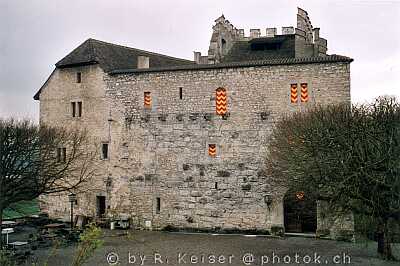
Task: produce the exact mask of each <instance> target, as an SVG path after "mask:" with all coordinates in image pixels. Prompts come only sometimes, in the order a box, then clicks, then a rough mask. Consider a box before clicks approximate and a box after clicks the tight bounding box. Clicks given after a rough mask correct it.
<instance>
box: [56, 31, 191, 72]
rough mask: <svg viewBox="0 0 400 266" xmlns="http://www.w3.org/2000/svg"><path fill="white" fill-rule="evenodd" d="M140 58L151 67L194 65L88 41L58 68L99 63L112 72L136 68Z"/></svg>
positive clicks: (60, 63) (69, 55) (157, 55)
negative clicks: (142, 57) (147, 60)
mask: <svg viewBox="0 0 400 266" xmlns="http://www.w3.org/2000/svg"><path fill="white" fill-rule="evenodd" d="M138 56H147V57H149V59H150V67H168V66H177V65H191V64H194V62H193V61H190V60H185V59H180V58H175V57H171V56H166V55H161V54H157V53H152V52H148V51H143V50H139V49H135V48H130V47H126V46H121V45H116V44H112V43H107V42H103V41H98V40H94V39H88V40H86V41H85V42H84V43H82V44H81V45H80V46H78V47H77V48H76V49H74V50H73V51H72V52H71V53H69V54H68V55H67V56H65V57H64V58H63V59H61V60H60V61H58V62H57V63H56V67H57V68H64V67H72V66H78V65H89V64H96V63H98V64H100V67H101V68H102V69H103V70H104V71H106V72H110V71H112V70H116V69H126V68H129V69H132V68H136V67H137V58H138Z"/></svg>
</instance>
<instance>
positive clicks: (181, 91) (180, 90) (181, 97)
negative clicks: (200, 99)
mask: <svg viewBox="0 0 400 266" xmlns="http://www.w3.org/2000/svg"><path fill="white" fill-rule="evenodd" d="M179 99H181V100H182V99H183V89H182V87H180V88H179Z"/></svg>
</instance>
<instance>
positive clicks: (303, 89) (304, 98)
mask: <svg viewBox="0 0 400 266" xmlns="http://www.w3.org/2000/svg"><path fill="white" fill-rule="evenodd" d="M300 100H301V102H302V103H305V102H308V85H307V83H301V97H300Z"/></svg>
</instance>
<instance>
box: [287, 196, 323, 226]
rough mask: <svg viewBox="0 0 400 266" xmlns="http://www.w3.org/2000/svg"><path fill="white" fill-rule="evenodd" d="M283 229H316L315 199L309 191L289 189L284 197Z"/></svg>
mask: <svg viewBox="0 0 400 266" xmlns="http://www.w3.org/2000/svg"><path fill="white" fill-rule="evenodd" d="M284 222H285V231H286V232H288V233H315V232H316V230H317V201H316V199H315V197H313V196H312V195H311V193H307V192H302V191H298V192H295V191H289V192H288V193H287V194H286V195H285V198H284Z"/></svg>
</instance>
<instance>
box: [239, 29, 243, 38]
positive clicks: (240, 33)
mask: <svg viewBox="0 0 400 266" xmlns="http://www.w3.org/2000/svg"><path fill="white" fill-rule="evenodd" d="M238 31H239V37H240V38H244V29H238Z"/></svg>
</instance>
